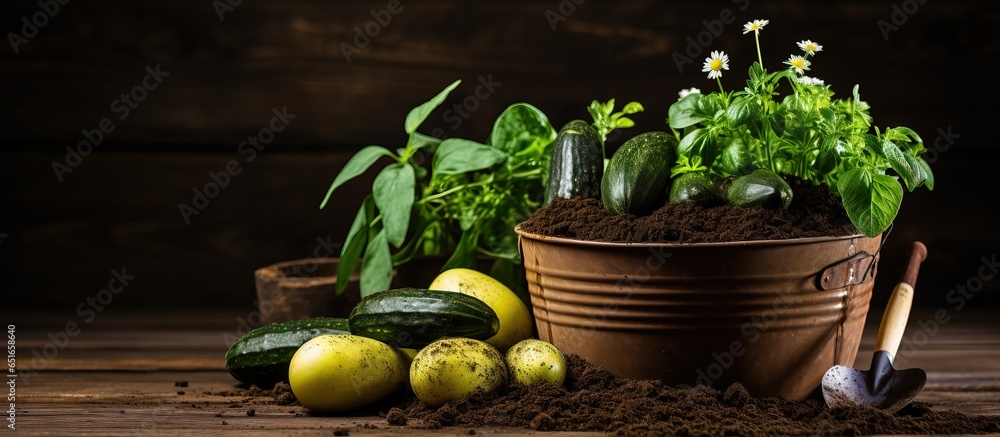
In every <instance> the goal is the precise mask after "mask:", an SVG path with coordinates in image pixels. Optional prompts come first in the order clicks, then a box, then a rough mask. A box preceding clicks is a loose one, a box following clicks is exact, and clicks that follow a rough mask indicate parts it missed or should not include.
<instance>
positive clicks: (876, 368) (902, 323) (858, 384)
mask: <svg viewBox="0 0 1000 437" xmlns="http://www.w3.org/2000/svg"><path fill="white" fill-rule="evenodd" d="M926 257H927V248H926V247H925V246H924V245H923V243H921V242H919V241H915V242H913V250H912V252H911V253H910V260H909V262H908V263H907V265H906V270H905V271H904V272H903V276H902V278H901V279H900V281H899V283H898V284H896V287H895V289H893V292H892V296H890V297H889V303H888V305H886V308H885V312H884V313H883V314H882V321H881V324H880V325H879V328H878V336H877V337H876V338H875V355H874V356H873V357H872V365H871V367H870V368H869V369H868V370H866V371H865V370H857V369H854V368H852V367H849V366H840V365H837V366H833V367H831V368H830V370H827V371H826V374H825V375H823V382H822V387H823V398H824V399H825V400H826V404H827V405H829V406H831V407H833V406H837V405H870V406H873V407H875V408H879V409H882V410H885V411H888V412H890V413H895V412H896V411H899V410H900V409H901V408H903V407H905V406H906V405H907V404H909V403H910V401H911V400H913V398H914V397H915V396H916V395H917V393H919V392H920V390H921V389H923V388H924V383H925V382H926V381H927V374H926V373H925V372H924V371H923V370H922V369H903V370H896V369H895V368H893V367H892V360H893V358H894V357H895V355H896V350H897V349H898V348H899V342H900V340H901V339H902V337H903V331H905V330H906V321H907V319H908V318H909V316H910V305H911V304H912V302H913V287H914V285H916V282H917V272H918V270H919V268H920V263H921V262H923V260H924V259H925V258H926Z"/></svg>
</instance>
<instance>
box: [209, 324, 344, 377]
mask: <svg viewBox="0 0 1000 437" xmlns="http://www.w3.org/2000/svg"><path fill="white" fill-rule="evenodd" d="M349 333H350V326H349V323H348V321H347V319H341V318H327V317H319V318H311V319H299V320H289V321H287V322H278V323H271V324H268V325H264V326H261V327H259V328H255V329H253V330H251V331H250V332H248V333H246V334H244V335H243V336H242V337H240V338H238V339H236V341H235V342H233V345H232V346H230V347H229V350H228V351H227V352H226V369H228V370H229V373H230V374H231V375H233V377H234V378H236V379H237V380H239V381H240V382H243V383H246V384H257V385H272V384H274V383H277V382H279V381H287V380H288V363H290V362H291V361H292V355H295V351H297V350H298V349H299V346H302V345H303V344H304V343H305V342H307V341H309V340H312V339H313V338H315V337H318V336H320V335H323V334H349Z"/></svg>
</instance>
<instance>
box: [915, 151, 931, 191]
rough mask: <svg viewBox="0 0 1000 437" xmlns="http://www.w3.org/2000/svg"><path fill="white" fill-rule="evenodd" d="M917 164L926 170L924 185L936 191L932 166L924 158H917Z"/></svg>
mask: <svg viewBox="0 0 1000 437" xmlns="http://www.w3.org/2000/svg"><path fill="white" fill-rule="evenodd" d="M917 165H919V166H920V168H922V169H923V170H924V177H925V178H926V179H924V186H925V187H927V189H928V190H931V191H934V172H933V171H931V166H930V165H929V164H927V161H924V160H923V158H917Z"/></svg>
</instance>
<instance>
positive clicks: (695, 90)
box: [677, 88, 701, 100]
mask: <svg viewBox="0 0 1000 437" xmlns="http://www.w3.org/2000/svg"><path fill="white" fill-rule="evenodd" d="M688 94H701V90H700V89H698V88H688V89H683V90H680V91H678V92H677V95H678V96H680V97H678V98H677V99H678V100H680V99H683V98H685V97H687V96H688Z"/></svg>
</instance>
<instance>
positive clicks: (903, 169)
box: [882, 141, 925, 191]
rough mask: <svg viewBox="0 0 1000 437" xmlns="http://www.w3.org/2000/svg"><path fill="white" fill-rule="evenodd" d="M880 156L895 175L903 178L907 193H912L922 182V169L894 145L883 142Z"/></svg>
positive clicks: (912, 158)
mask: <svg viewBox="0 0 1000 437" xmlns="http://www.w3.org/2000/svg"><path fill="white" fill-rule="evenodd" d="M882 155H884V156H885V159H886V160H888V161H889V164H890V165H892V169H893V170H896V173H898V174H899V176H900V177H901V178H903V182H905V183H906V188H907V189H908V190H909V191H913V190H914V189H915V188H917V187H919V186H920V184H922V183H923V182H924V179H925V177H924V174H923V169H922V168H920V167H919V166H918V165H917V162H916V159H915V158H914V157H913V156H911V155H909V154H907V153H906V152H903V150H902V149H900V148H899V146H896V143H893V142H892V141H883V142H882Z"/></svg>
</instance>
